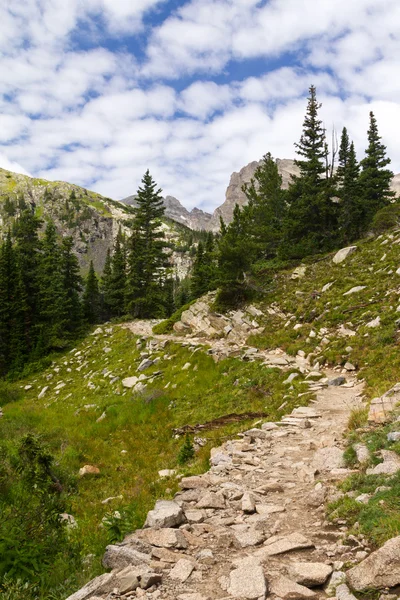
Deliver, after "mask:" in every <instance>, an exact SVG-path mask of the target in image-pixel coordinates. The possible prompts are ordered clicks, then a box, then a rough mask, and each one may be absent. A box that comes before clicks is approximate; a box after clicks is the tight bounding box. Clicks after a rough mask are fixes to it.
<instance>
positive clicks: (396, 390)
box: [368, 383, 400, 423]
mask: <svg viewBox="0 0 400 600" xmlns="http://www.w3.org/2000/svg"><path fill="white" fill-rule="evenodd" d="M399 402H400V383H396V385H394V386H393V387H392V388H391V389H390V390H388V391H387V392H385V393H384V394H383V396H381V397H379V398H374V399H373V400H371V404H370V407H369V413H368V421H369V422H370V423H387V422H389V421H390V418H391V413H392V412H393V411H394V409H395V407H396V405H397V404H398V403H399Z"/></svg>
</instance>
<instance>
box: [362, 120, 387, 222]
mask: <svg viewBox="0 0 400 600" xmlns="http://www.w3.org/2000/svg"><path fill="white" fill-rule="evenodd" d="M381 139H382V138H381V137H380V135H379V133H378V125H377V122H376V118H375V115H374V113H373V112H370V113H369V129H368V148H367V149H366V151H365V158H363V160H362V161H361V163H360V164H361V168H362V171H361V175H360V185H361V188H362V190H363V200H364V202H363V211H364V217H363V221H364V222H363V228H364V229H366V228H368V226H369V225H370V224H371V221H372V219H373V218H374V215H375V213H377V212H378V210H380V209H381V208H384V207H385V206H387V205H388V204H389V203H390V200H391V198H392V197H393V196H394V192H392V191H391V190H390V182H391V180H392V178H393V172H392V171H391V170H390V169H387V168H386V167H387V166H388V165H389V164H390V162H391V161H390V158H388V157H387V156H386V146H384V145H383V144H382V142H381Z"/></svg>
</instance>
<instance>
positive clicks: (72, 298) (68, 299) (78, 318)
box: [61, 237, 82, 333]
mask: <svg viewBox="0 0 400 600" xmlns="http://www.w3.org/2000/svg"><path fill="white" fill-rule="evenodd" d="M61 273H62V281H63V287H64V303H63V310H64V315H65V323H66V331H67V332H68V333H74V332H76V331H77V330H79V329H80V327H81V325H82V306H81V300H80V292H81V290H82V277H81V275H80V269H79V263H78V259H77V258H76V256H75V254H74V252H73V240H72V238H71V237H67V238H64V239H63V240H62V244H61Z"/></svg>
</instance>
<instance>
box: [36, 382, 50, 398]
mask: <svg viewBox="0 0 400 600" xmlns="http://www.w3.org/2000/svg"><path fill="white" fill-rule="evenodd" d="M48 389H49V386H48V385H45V386H44V388H42V390H41V392H40V394H39V395H38V400H41V399H42V398H43V396H44V395H45V393H46V392H47V390H48Z"/></svg>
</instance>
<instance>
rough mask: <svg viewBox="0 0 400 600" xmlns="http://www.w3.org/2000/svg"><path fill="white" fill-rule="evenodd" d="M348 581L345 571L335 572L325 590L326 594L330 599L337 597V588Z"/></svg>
mask: <svg viewBox="0 0 400 600" xmlns="http://www.w3.org/2000/svg"><path fill="white" fill-rule="evenodd" d="M345 581H346V573H344V572H343V571H334V572H333V573H332V575H331V577H330V579H329V581H328V583H327V585H326V586H325V588H324V591H325V594H326V595H327V596H329V597H331V596H335V595H336V588H337V587H338V586H339V585H341V584H342V583H345Z"/></svg>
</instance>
